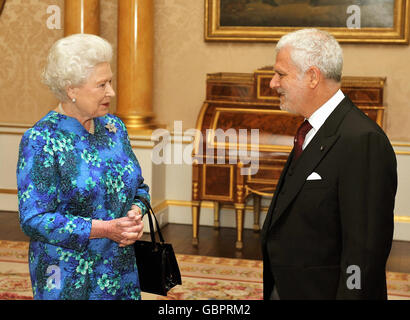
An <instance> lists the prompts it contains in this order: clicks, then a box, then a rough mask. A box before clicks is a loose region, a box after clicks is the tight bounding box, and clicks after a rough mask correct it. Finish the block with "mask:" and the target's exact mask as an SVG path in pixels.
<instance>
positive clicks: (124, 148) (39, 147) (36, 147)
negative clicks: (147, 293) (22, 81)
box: [17, 111, 149, 300]
mask: <svg viewBox="0 0 410 320" xmlns="http://www.w3.org/2000/svg"><path fill="white" fill-rule="evenodd" d="M107 124H111V125H114V126H115V127H116V128H117V130H116V132H114V131H111V130H108V129H107V128H106V125H107ZM94 126H95V132H94V134H90V133H88V132H87V131H86V130H85V128H84V127H83V126H82V125H81V124H80V123H79V122H78V121H77V120H76V119H74V118H71V117H68V116H65V115H62V114H59V113H57V112H55V111H50V112H49V113H48V114H47V115H46V116H45V117H44V118H43V119H41V120H40V121H39V122H37V123H36V124H35V125H34V126H33V127H32V128H31V129H29V130H28V131H27V132H26V133H25V134H24V135H23V138H22V140H21V142H20V150H19V159H18V163H17V184H18V199H19V212H20V224H21V227H22V229H23V231H24V232H25V233H26V234H27V235H28V236H29V237H30V239H31V240H30V247H29V256H28V259H29V267H30V277H31V282H32V287H33V295H34V298H35V299H70V300H73V299H81V300H88V299H98V300H108V299H140V298H141V292H140V288H139V279H138V271H137V267H136V263H135V256H134V250H133V247H132V246H127V247H119V246H118V244H117V243H116V242H114V241H112V240H109V239H107V238H101V239H89V235H90V231H91V223H92V220H93V219H98V220H111V219H116V218H121V217H123V216H125V215H126V214H127V211H128V210H129V209H130V208H131V205H132V204H135V205H138V206H139V207H140V208H142V211H143V214H145V213H146V211H147V209H146V208H145V206H144V205H143V204H142V203H141V202H140V201H139V200H138V198H139V197H144V198H146V199H147V200H148V201H149V193H148V191H149V189H148V186H147V185H146V184H144V179H143V178H142V175H141V168H140V165H139V163H138V160H137V158H136V157H135V155H134V153H133V151H132V148H131V145H130V141H129V138H128V134H127V131H126V128H125V126H124V124H123V122H122V121H121V120H120V119H119V118H117V117H116V116H113V115H110V114H108V115H106V116H104V117H100V118H95V119H94Z"/></svg>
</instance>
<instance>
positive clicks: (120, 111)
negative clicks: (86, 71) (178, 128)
mask: <svg viewBox="0 0 410 320" xmlns="http://www.w3.org/2000/svg"><path fill="white" fill-rule="evenodd" d="M153 2H154V1H152V0H120V1H118V61H117V75H118V77H117V79H118V80H117V110H116V113H115V114H116V115H117V116H119V117H120V118H121V119H122V120H123V121H124V123H125V125H126V126H127V129H128V131H129V133H130V134H149V132H152V130H153V129H156V128H157V127H158V126H157V125H156V123H155V121H154V118H155V115H154V113H153V111H152V96H153V51H154V50H153V42H154V28H153V27H154V21H153V19H154V5H153Z"/></svg>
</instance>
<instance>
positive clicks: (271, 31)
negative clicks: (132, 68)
mask: <svg viewBox="0 0 410 320" xmlns="http://www.w3.org/2000/svg"><path fill="white" fill-rule="evenodd" d="M204 1H205V41H247V42H277V41H278V40H279V39H280V38H281V36H283V35H284V34H286V33H288V32H291V31H294V30H297V29H301V28H305V27H316V28H318V29H324V30H327V31H329V32H330V33H332V34H333V35H334V36H335V37H336V39H337V40H338V41H339V42H341V43H384V44H408V43H409V30H408V29H409V9H410V7H409V5H410V0H377V1H373V2H371V1H369V0H361V1H359V0H357V1H355V0H332V1H330V0H292V1H285V0H204ZM355 2H356V3H359V4H363V12H365V13H366V12H368V14H367V16H366V17H367V19H365V21H364V22H365V23H363V24H361V26H360V27H353V28H352V27H349V28H348V27H347V26H346V27H342V26H341V24H340V25H338V26H327V24H326V23H327V22H328V23H329V24H334V23H335V21H336V20H337V19H335V16H337V15H340V16H341V17H340V19H343V17H344V16H342V15H345V16H346V21H348V19H349V13H347V12H346V8H348V7H347V5H346V4H348V3H355ZM278 3H279V4H278ZM289 3H290V4H289ZM312 3H314V5H312ZM326 3H327V5H326ZM329 3H330V4H329ZM344 3H345V4H344ZM321 4H322V7H320V6H321ZM221 5H222V6H221ZM229 5H230V6H229ZM235 6H236V7H235ZM252 6H253V7H252ZM366 6H367V7H366ZM383 6H384V7H383ZM356 7H359V12H360V6H356ZM298 8H299V9H298ZM343 8H344V12H343V10H341V9H343ZM378 8H379V9H378ZM382 8H384V10H385V8H389V10H385V11H380V12H377V10H381V9H382ZM241 9H242V11H241ZM251 9H252V10H251ZM306 9H309V10H310V11H309V10H306ZM364 9H366V10H367V11H365V10H364ZM229 10H230V11H229ZM295 10H296V11H295ZM297 10H299V11H300V12H297ZM314 10H316V11H314ZM319 10H322V13H323V14H309V12H313V11H314V12H316V13H317V12H320V11H319ZM331 10H333V11H331ZM275 12H277V14H276V15H275ZM286 12H288V15H287V16H286ZM279 13H281V14H279ZM326 13H328V14H327V16H326ZM335 13H336V15H335ZM353 13H354V12H353ZM252 14H254V15H255V16H254V17H252ZM268 14H270V15H271V16H270V17H273V19H270V20H266V19H268V18H269V16H268ZM377 14H379V16H380V18H379V20H377V19H375V17H377ZM264 16H266V18H265V20H264V23H265V24H264V25H257V24H255V21H256V22H257V21H258V19H259V20H261V21H262V18H263V17H264ZM317 17H321V19H322V20H320V21H318V22H317V23H318V24H321V25H318V26H316V25H315V19H316V18H317ZM350 17H351V16H350ZM279 18H281V19H282V21H284V22H285V23H287V24H288V25H282V24H279V25H275V23H274V22H273V23H272V24H273V25H266V22H268V23H270V22H269V21H274V20H275V19H277V20H279ZM360 18H361V19H362V16H360ZM292 19H293V20H292ZM297 19H299V20H297ZM318 19H319V18H318ZM326 19H327V20H326ZM226 21H227V22H226ZM247 21H250V22H252V23H253V25H252V23H248V22H247ZM289 21H291V22H293V21H294V22H295V25H296V24H299V23H300V24H299V25H297V26H292V25H289ZM304 21H308V22H309V23H307V24H309V25H303V23H304ZM342 21H343V20H340V22H342ZM350 21H352V20H350ZM378 21H380V22H378ZM366 23H367V24H368V25H369V26H366ZM377 23H379V25H377ZM242 24H243V25H242Z"/></svg>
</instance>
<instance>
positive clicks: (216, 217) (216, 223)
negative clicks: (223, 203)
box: [214, 201, 220, 229]
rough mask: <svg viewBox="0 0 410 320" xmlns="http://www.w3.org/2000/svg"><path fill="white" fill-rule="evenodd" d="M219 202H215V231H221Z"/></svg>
mask: <svg viewBox="0 0 410 320" xmlns="http://www.w3.org/2000/svg"><path fill="white" fill-rule="evenodd" d="M219 208H220V207H219V202H218V201H214V229H219Z"/></svg>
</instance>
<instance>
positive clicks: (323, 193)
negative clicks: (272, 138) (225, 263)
mask: <svg viewBox="0 0 410 320" xmlns="http://www.w3.org/2000/svg"><path fill="white" fill-rule="evenodd" d="M276 51H277V56H276V62H275V66H274V70H275V75H274V77H273V78H272V81H271V87H272V88H273V89H276V90H277V92H278V93H279V95H280V105H281V109H283V110H287V111H289V112H292V113H295V114H298V115H302V116H303V117H304V118H305V120H307V121H305V125H304V126H303V128H302V129H301V131H304V132H302V133H300V134H299V135H298V136H297V138H296V139H295V146H294V148H293V150H292V152H291V154H290V155H289V159H288V161H287V163H286V165H285V167H284V170H283V172H282V175H281V177H280V179H279V182H278V185H277V189H276V191H275V195H274V197H273V199H272V203H271V205H270V208H269V211H268V214H267V216H266V220H265V222H264V226H263V229H262V233H261V239H262V251H263V261H264V268H263V281H264V299H386V298H387V290H386V275H385V267H386V261H387V258H388V256H389V253H390V249H391V244H392V237H393V209H394V200H395V195H396V189H397V169H396V157H395V153H394V151H393V149H392V146H391V144H390V142H389V140H388V138H387V137H386V135H385V133H384V132H383V130H382V129H381V128H380V127H379V126H378V125H377V124H376V123H375V122H374V121H372V120H371V119H369V118H368V117H367V116H366V115H365V114H364V113H363V112H362V111H360V110H359V109H358V108H357V107H356V106H355V105H354V104H353V103H352V101H351V100H350V99H349V98H348V97H347V96H345V95H344V94H343V92H342V91H341V90H340V87H341V83H340V82H341V74H342V66H343V57H342V50H341V48H340V46H339V44H338V43H337V41H336V40H335V39H334V38H333V36H331V35H330V34H328V33H327V32H324V31H319V30H316V29H305V30H300V31H296V32H293V33H290V34H288V35H286V36H284V37H282V39H281V40H280V41H279V43H278V45H277V47H276Z"/></svg>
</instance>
